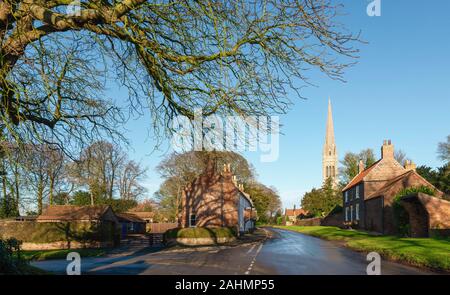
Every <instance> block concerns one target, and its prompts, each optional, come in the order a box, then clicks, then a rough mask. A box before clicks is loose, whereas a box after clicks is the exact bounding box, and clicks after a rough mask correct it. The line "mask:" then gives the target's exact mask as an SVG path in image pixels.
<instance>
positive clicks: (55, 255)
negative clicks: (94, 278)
mask: <svg viewBox="0 0 450 295" xmlns="http://www.w3.org/2000/svg"><path fill="white" fill-rule="evenodd" d="M70 252H78V253H80V256H81V257H97V256H102V255H104V254H105V253H106V250H105V249H64V250H32V251H26V250H23V251H21V256H22V257H23V258H24V259H26V260H49V259H66V257H67V254H68V253H70Z"/></svg>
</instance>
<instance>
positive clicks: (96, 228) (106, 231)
mask: <svg viewBox="0 0 450 295" xmlns="http://www.w3.org/2000/svg"><path fill="white" fill-rule="evenodd" d="M114 234H115V229H114V227H112V225H111V224H109V223H105V224H102V223H99V224H96V223H90V222H27V221H23V222H21V221H0V238H3V239H7V238H15V239H17V240H20V241H22V242H24V243H52V242H59V241H77V242H87V241H102V242H103V241H112V240H113V239H114Z"/></svg>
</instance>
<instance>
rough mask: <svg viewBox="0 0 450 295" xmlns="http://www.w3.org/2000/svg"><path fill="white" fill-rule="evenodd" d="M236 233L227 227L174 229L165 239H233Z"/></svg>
mask: <svg viewBox="0 0 450 295" xmlns="http://www.w3.org/2000/svg"><path fill="white" fill-rule="evenodd" d="M235 236H236V233H235V231H234V230H233V229H231V228H227V227H218V228H203V227H191V228H174V229H171V230H168V231H167V232H166V233H165V237H166V238H169V239H175V238H232V237H235Z"/></svg>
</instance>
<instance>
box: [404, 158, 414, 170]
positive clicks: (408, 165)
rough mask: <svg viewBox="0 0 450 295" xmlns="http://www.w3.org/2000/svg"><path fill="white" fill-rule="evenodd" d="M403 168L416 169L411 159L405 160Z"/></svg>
mask: <svg viewBox="0 0 450 295" xmlns="http://www.w3.org/2000/svg"><path fill="white" fill-rule="evenodd" d="M405 169H406V170H408V171H409V170H413V171H416V164H415V163H414V162H413V161H410V160H406V161H405Z"/></svg>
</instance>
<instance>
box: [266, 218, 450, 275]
mask: <svg viewBox="0 0 450 295" xmlns="http://www.w3.org/2000/svg"><path fill="white" fill-rule="evenodd" d="M274 227H276V228H281V229H288V230H293V231H296V232H300V233H303V234H307V235H311V236H315V237H319V238H322V239H326V240H332V241H343V242H345V245H346V246H347V247H349V248H351V249H354V250H357V251H364V252H371V251H375V252H378V253H379V254H380V255H381V256H383V257H386V258H388V259H391V260H396V261H400V262H406V263H408V264H411V265H415V266H421V267H428V268H431V269H434V270H439V271H446V272H449V271H450V239H435V238H400V237H396V236H374V235H370V234H368V233H366V232H362V231H357V230H344V229H340V228H337V227H332V226H274Z"/></svg>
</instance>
